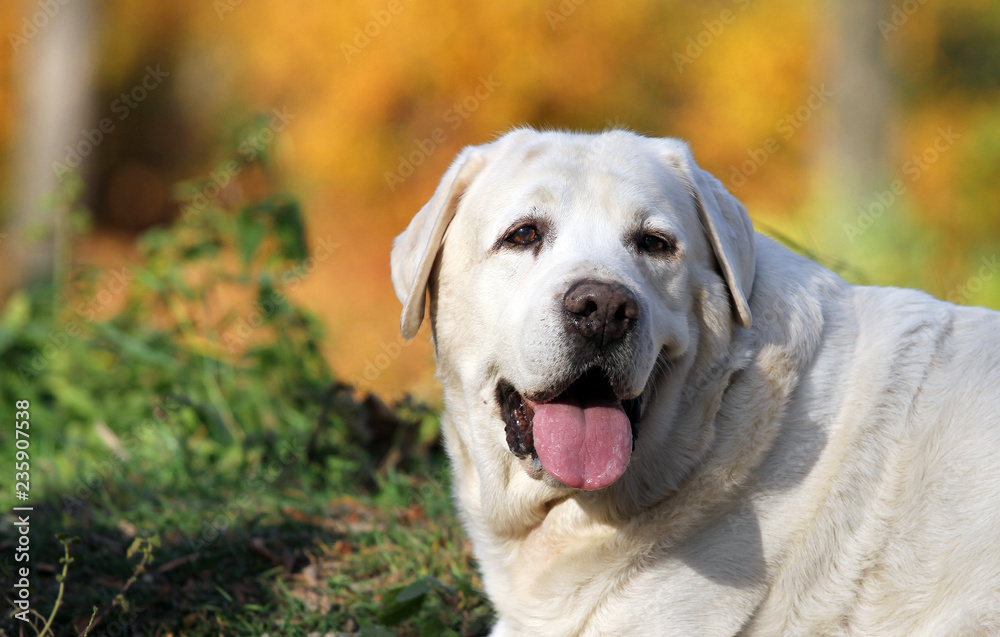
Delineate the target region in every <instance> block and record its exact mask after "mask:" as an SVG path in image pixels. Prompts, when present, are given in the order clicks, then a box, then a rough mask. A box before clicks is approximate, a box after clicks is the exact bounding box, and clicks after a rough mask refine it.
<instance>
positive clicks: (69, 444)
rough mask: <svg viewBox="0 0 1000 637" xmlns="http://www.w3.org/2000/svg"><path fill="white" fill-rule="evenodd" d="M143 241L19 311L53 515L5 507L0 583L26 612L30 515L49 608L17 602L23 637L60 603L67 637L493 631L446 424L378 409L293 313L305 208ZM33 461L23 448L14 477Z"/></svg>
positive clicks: (20, 369)
mask: <svg viewBox="0 0 1000 637" xmlns="http://www.w3.org/2000/svg"><path fill="white" fill-rule="evenodd" d="M194 190H195V191H197V188H194ZM140 245H141V254H142V256H141V260H140V261H139V262H138V263H134V264H130V265H129V266H128V267H127V268H126V269H125V270H122V271H119V272H117V273H107V272H104V273H102V272H97V271H92V270H85V269H77V270H75V271H74V272H73V277H72V279H71V280H70V281H69V282H68V283H67V285H66V286H65V287H63V288H60V289H58V290H52V289H49V288H33V289H29V290H24V291H21V292H19V293H17V294H15V295H14V296H13V297H12V298H11V299H10V300H9V301H8V303H7V305H6V307H5V308H4V309H3V310H2V312H0V355H2V356H3V360H4V365H3V367H2V369H0V408H2V409H5V410H7V413H9V414H11V416H10V417H9V418H8V422H12V421H11V418H12V417H13V413H14V410H15V407H14V405H15V401H21V400H26V401H28V402H29V403H30V409H29V411H30V417H29V419H28V420H29V422H30V429H29V432H30V444H31V446H30V448H29V449H28V453H29V455H30V464H31V468H30V472H31V485H30V500H29V501H28V502H18V501H16V500H15V499H14V492H13V485H11V487H10V488H5V489H4V490H3V491H2V492H0V512H2V513H0V577H2V579H3V582H2V591H3V593H4V594H5V595H8V596H9V595H11V594H12V591H13V588H12V586H13V580H14V578H15V577H14V576H15V571H14V569H13V567H14V566H15V563H13V561H12V558H13V555H14V546H15V544H16V542H17V530H16V527H15V526H14V525H13V521H14V516H13V515H11V513H12V512H11V507H12V506H15V505H17V504H30V505H32V506H34V511H33V512H32V514H31V536H30V537H31V575H30V581H31V590H32V598H31V599H32V606H33V609H34V610H35V611H37V613H38V616H36V617H34V618H33V622H32V624H33V626H27V625H26V624H25V623H24V622H21V621H17V620H15V619H14V618H13V616H12V615H13V611H14V610H15V609H14V608H13V606H12V605H11V604H10V603H9V602H5V603H4V612H3V616H2V617H0V631H3V634H6V635H20V634H24V635H35V634H38V633H39V632H40V631H41V629H42V626H43V625H44V624H45V620H46V619H47V618H48V617H49V615H50V613H51V612H52V610H53V608H54V609H55V611H56V613H55V616H54V620H53V622H52V630H51V632H50V633H49V634H52V635H57V636H61V635H80V634H90V635H105V634H107V635H213V636H214V635H220V634H222V635H264V634H270V635H303V636H304V635H311V634H320V635H324V634H328V633H334V634H347V633H351V634H361V635H385V634H394V635H395V634H398V635H449V634H454V635H478V634H484V633H485V632H487V630H488V627H489V625H490V623H491V622H492V617H491V613H492V611H491V609H490V607H489V604H488V602H487V601H486V599H485V597H484V596H483V594H482V593H481V584H480V582H479V580H478V577H477V575H476V572H475V566H474V564H473V562H472V558H471V553H470V550H469V546H468V542H467V540H466V539H465V538H464V536H463V534H462V531H461V529H460V525H459V524H458V521H457V520H456V518H455V515H454V513H453V510H452V506H451V502H450V498H449V496H448V491H449V484H448V478H447V475H448V474H447V462H446V460H445V458H444V457H443V454H442V452H441V450H440V446H439V444H438V440H437V438H438V433H439V423H438V421H437V417H436V415H435V413H434V412H433V411H432V410H430V409H428V408H427V407H426V406H423V405H419V404H415V403H413V402H411V401H404V402H403V403H401V404H399V405H396V406H394V407H393V408H391V409H390V408H387V407H386V406H385V405H383V404H382V403H381V402H380V401H378V400H377V399H374V398H368V399H366V400H361V399H360V398H358V397H356V396H355V395H354V394H353V392H352V391H351V388H349V387H346V386H344V385H342V384H340V383H339V382H338V381H337V379H335V378H334V377H333V375H332V374H331V372H330V370H329V369H328V367H327V365H326V363H325V361H324V359H323V358H322V356H321V355H320V351H321V350H322V344H323V342H324V340H325V339H326V338H329V336H328V335H327V334H325V332H324V330H323V329H322V326H321V325H320V324H319V323H318V321H317V320H316V319H315V318H314V317H312V316H311V315H310V314H309V313H308V312H305V311H303V310H302V309H301V308H299V307H298V306H296V305H295V304H294V303H293V302H292V301H291V300H289V298H288V296H287V290H288V288H289V287H290V286H291V285H294V284H295V282H296V280H297V278H296V277H297V276H299V274H298V272H299V271H300V265H301V264H302V263H303V261H304V260H305V259H306V258H307V257H308V254H309V246H308V245H307V243H306V241H305V233H304V229H303V223H302V219H301V215H300V213H299V210H298V206H297V204H296V203H295V202H294V200H292V199H291V198H289V197H286V196H282V195H280V194H276V195H274V196H271V197H268V198H266V199H264V200H261V201H244V202H236V204H234V205H231V206H229V207H227V208H223V207H220V206H218V205H216V204H214V203H213V204H212V205H209V206H207V207H205V208H202V209H199V211H198V214H197V215H194V216H193V217H191V218H189V219H188V220H187V221H185V222H179V223H177V224H175V225H174V226H173V227H170V228H164V229H156V230H153V231H150V232H148V233H147V234H146V235H145V236H144V237H142V239H141V241H140ZM223 291H227V292H229V293H230V294H232V293H233V291H236V292H237V294H236V296H237V297H239V296H240V294H242V296H243V297H244V298H246V299H247V301H246V303H243V304H240V303H235V304H233V305H231V306H224V305H223V303H222V301H221V300H220V299H221V298H228V297H225V295H223V294H222V292H223ZM53 299H57V300H53ZM112 307H115V308H119V309H117V310H115V311H113V312H112V311H110V308H112ZM10 431H11V432H12V431H13V428H12V426H11V429H10ZM16 451H17V450H16V448H15V441H14V439H13V436H9V435H7V434H6V433H5V434H4V435H2V436H0V460H2V466H7V467H8V468H7V469H5V471H10V472H11V473H13V467H12V466H11V465H13V462H14V459H15V453H16ZM4 484H7V482H6V481H5V482H4ZM61 536H66V537H72V538H78V541H76V542H75V543H72V544H70V545H69V552H70V561H69V562H68V563H67V562H66V561H65V559H64V558H65V554H64V551H65V548H64V546H63V543H62V541H61V540H60V539H59V537H61ZM137 541H138V545H137V544H136V542H137ZM137 549H139V550H137ZM16 566H20V564H17V565H16ZM64 568H65V569H66V577H65V578H63V577H62V572H63V569H64ZM60 595H61V597H60ZM57 599H58V603H57ZM95 608H96V610H95ZM88 623H90V624H91V626H90V628H89V629H88ZM22 631H23V632H22Z"/></svg>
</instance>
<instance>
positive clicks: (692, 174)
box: [658, 139, 757, 327]
mask: <svg viewBox="0 0 1000 637" xmlns="http://www.w3.org/2000/svg"><path fill="white" fill-rule="evenodd" d="M658 141H659V142H661V143H662V144H663V147H664V149H665V157H666V159H667V161H668V162H669V163H670V164H671V165H672V166H673V167H674V168H676V169H678V170H679V171H680V172H681V174H682V176H683V177H684V179H685V181H686V182H687V185H688V187H689V188H690V189H691V190H692V192H693V194H694V198H695V204H696V207H697V208H698V215H699V217H700V218H701V223H702V226H703V227H704V228H705V234H706V235H707V237H708V241H709V243H710V244H711V245H712V250H713V251H714V252H715V259H716V260H717V261H718V262H719V266H720V267H721V268H722V275H723V278H725V280H726V286H727V287H728V288H729V294H730V295H731V296H732V298H733V309H734V310H735V312H736V320H737V322H738V323H739V324H740V325H741V326H742V327H750V322H751V316H750V304H749V303H748V301H747V300H748V299H749V298H750V292H751V291H752V290H753V278H754V271H755V269H756V263H757V252H756V248H755V238H754V230H753V224H752V223H750V217H749V216H748V215H747V210H746V208H744V207H743V204H741V203H740V202H739V201H738V200H737V199H736V197H733V196H732V195H731V194H729V191H728V190H726V187H725V186H723V185H722V183H721V182H720V181H719V180H718V179H716V178H715V177H713V176H712V175H711V174H710V173H708V172H706V171H704V170H702V169H701V168H699V167H698V164H696V163H695V161H694V157H693V156H692V155H691V150H690V149H689V148H688V146H687V144H685V143H684V142H682V141H679V140H676V139H662V140H658Z"/></svg>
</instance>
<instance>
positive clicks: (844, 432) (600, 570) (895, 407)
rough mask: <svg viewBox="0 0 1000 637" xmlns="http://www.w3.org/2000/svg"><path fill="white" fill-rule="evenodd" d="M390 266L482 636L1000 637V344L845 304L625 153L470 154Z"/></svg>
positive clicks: (871, 293)
mask: <svg viewBox="0 0 1000 637" xmlns="http://www.w3.org/2000/svg"><path fill="white" fill-rule="evenodd" d="M391 265H392V283H393V286H394V289H395V292H396V295H397V296H398V298H399V300H400V301H401V303H402V305H403V309H402V316H401V324H400V325H401V331H402V334H403V336H404V337H406V338H407V339H410V338H413V337H414V335H415V334H416V333H417V330H418V328H419V326H420V324H421V322H422V320H423V316H424V305H425V298H427V299H429V302H428V308H429V316H430V324H431V331H432V339H433V344H434V352H435V360H436V363H437V375H438V378H439V380H440V382H441V384H442V386H443V390H444V405H445V409H444V413H443V416H442V430H443V435H444V441H445V446H446V450H447V453H448V456H449V459H450V464H451V470H452V472H453V476H454V495H455V499H456V501H457V506H458V509H459V512H460V517H461V520H462V522H463V524H464V526H465V528H466V530H467V532H468V534H469V536H470V537H471V539H472V542H473V546H474V552H475V555H476V558H477V560H478V562H479V565H480V568H481V570H482V574H483V582H484V586H485V589H486V592H487V594H488V596H489V598H490V600H491V602H492V603H493V605H494V606H495V608H496V611H497V615H498V619H497V623H496V624H495V626H494V628H493V632H492V635H494V636H497V637H504V636H508V635H533V636H537V635H544V636H546V637H553V636H561V635H567V636H568V635H585V636H597V635H622V636H626V635H628V636H632V635H664V636H668V635H676V636H684V637H690V636H692V635H699V636H714V635H740V636H747V635H768V636H772V635H810V636H811V635H838V636H839V635H844V636H846V635H851V636H855V635H857V636H870V635H879V636H883V635H900V636H903V635H905V636H908V637H912V636H915V635H926V636H935V637H936V636H943V635H996V634H1000V314H998V313H996V312H993V311H989V310H986V309H980V308H968V307H958V306H955V305H952V304H948V303H945V302H942V301H938V300H936V299H934V298H932V297H930V296H928V295H927V294H924V293H922V292H918V291H913V290H903V289H894V288H879V287H861V286H852V285H849V284H848V283H846V282H845V281H844V280H842V279H841V278H840V277H839V276H838V275H837V274H835V273H834V272H831V271H829V270H827V269H825V268H823V267H821V266H820V265H818V264H816V263H814V262H812V261H810V260H808V259H806V258H803V257H801V256H799V255H797V254H795V253H793V252H792V251H790V250H788V249H786V248H785V247H783V246H781V245H779V244H778V243H776V242H774V241H772V240H771V239H769V238H767V237H765V236H763V235H761V234H756V233H755V231H754V229H753V226H752V224H751V221H750V219H749V217H748V215H747V212H746V210H745V208H744V207H743V205H742V204H740V202H739V201H737V200H736V199H735V198H734V197H733V196H732V195H731V194H729V193H728V192H727V191H726V189H725V187H724V186H723V185H722V184H721V183H720V182H719V181H717V180H716V179H715V178H714V177H712V176H711V175H710V174H709V173H707V172H706V171H704V170H702V169H701V168H699V167H698V165H697V164H696V163H695V161H694V159H693V157H692V153H691V151H690V149H689V148H688V146H687V145H686V144H685V143H684V142H681V141H678V140H675V139H669V138H666V139H654V138H648V137H642V136H639V135H636V134H633V133H630V132H627V131H617V130H616V131H607V132H604V133H601V134H594V135H590V134H575V133H565V132H557V131H544V132H540V131H535V130H531V129H517V130H514V131H511V132H509V133H507V134H505V135H503V136H501V137H499V138H498V139H496V140H495V141H493V142H491V143H487V144H484V145H481V146H475V147H468V148H466V149H465V150H463V151H462V152H461V153H460V154H459V155H458V157H457V158H456V160H455V161H454V163H453V164H452V165H451V167H450V168H449V169H448V171H447V172H446V173H445V175H444V177H443V178H442V180H441V182H440V185H439V186H438V188H437V190H436V191H435V193H434V195H433V196H432V198H431V200H430V201H429V202H428V203H427V204H426V205H425V206H424V207H423V208H422V209H421V210H420V212H419V213H418V214H417V215H416V216H415V217H414V218H413V220H412V222H411V223H410V224H409V226H408V227H407V228H406V230H405V231H404V232H403V233H402V234H400V235H399V236H398V237H397V238H396V240H395V242H394V244H393V249H392V256H391Z"/></svg>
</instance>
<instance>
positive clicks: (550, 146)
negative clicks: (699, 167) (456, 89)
mask: <svg viewBox="0 0 1000 637" xmlns="http://www.w3.org/2000/svg"><path fill="white" fill-rule="evenodd" d="M653 141H654V140H650V139H647V138H644V137H640V136H638V135H634V134H632V133H627V132H624V131H614V132H610V133H604V134H600V135H584V134H569V133H554V132H552V133H549V132H534V131H518V132H516V133H511V134H509V135H507V136H505V137H503V138H501V139H500V140H498V141H497V142H494V144H492V145H491V146H492V148H491V149H490V151H491V153H490V154H491V157H490V160H489V161H488V163H487V166H486V167H485V168H484V170H483V172H482V174H481V175H480V177H479V178H478V179H476V180H475V181H474V183H473V184H472V186H471V187H470V189H469V192H468V194H467V197H466V199H467V200H468V201H469V203H470V204H471V205H470V206H469V208H471V209H472V211H473V214H474V215H476V216H479V215H489V219H482V217H480V220H481V221H490V220H494V219H497V214H496V213H497V212H498V210H500V211H504V210H506V211H508V214H507V215H501V217H503V216H511V215H515V216H527V215H529V214H530V213H531V211H532V210H533V209H534V210H543V211H544V210H546V209H558V208H563V209H565V208H571V207H574V206H576V207H579V206H580V204H581V203H583V204H586V206H588V207H591V208H595V209H599V210H601V211H602V213H603V214H602V216H608V217H620V216H622V215H626V216H630V217H631V216H634V215H636V214H639V215H641V216H649V215H650V214H651V213H656V212H663V213H666V217H667V218H670V219H675V220H676V221H677V225H678V226H686V225H688V223H689V222H690V221H691V220H685V219H683V218H684V217H691V216H692V215H691V214H690V213H693V212H694V201H693V198H692V195H691V191H690V188H689V187H688V186H687V185H686V184H685V182H684V181H683V180H682V179H681V177H680V176H678V175H677V174H676V173H675V172H673V171H672V170H670V169H669V168H668V167H667V165H666V164H665V163H664V162H663V161H662V159H661V158H660V157H658V156H657V155H656V153H655V152H654V149H653V147H652V144H651V142H653ZM678 217H681V218H680V219H678ZM497 221H498V222H501V220H499V219H497ZM671 225H672V224H671Z"/></svg>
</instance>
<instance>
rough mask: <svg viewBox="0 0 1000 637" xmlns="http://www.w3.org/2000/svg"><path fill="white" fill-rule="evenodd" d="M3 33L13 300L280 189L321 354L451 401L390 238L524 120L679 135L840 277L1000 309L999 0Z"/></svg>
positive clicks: (513, 8)
mask: <svg viewBox="0 0 1000 637" xmlns="http://www.w3.org/2000/svg"><path fill="white" fill-rule="evenodd" d="M0 34H2V35H3V42H2V43H0V78H2V83H0V148H2V151H3V154H2V162H3V163H2V174H3V179H2V182H0V195H2V201H3V208H2V217H0V218H2V222H3V227H4V228H3V234H2V240H0V259H2V261H0V264H2V265H0V298H3V299H9V298H11V296H12V294H14V293H15V291H16V290H18V289H19V288H21V287H22V286H24V285H25V284H27V283H29V282H31V281H40V280H41V281H44V280H46V279H53V278H54V279H56V280H57V282H58V280H59V279H65V280H72V278H73V272H74V269H75V268H77V267H80V266H81V265H86V264H99V265H103V266H106V267H108V268H109V270H108V273H107V275H106V276H108V277H113V276H114V272H115V271H116V270H115V268H120V267H122V266H123V265H124V264H128V263H130V262H131V260H133V259H135V246H134V242H135V239H136V237H137V236H138V235H139V234H140V233H142V232H143V231H145V230H147V229H149V228H151V227H154V226H157V225H163V224H178V223H188V222H190V221H191V219H192V218H195V217H197V215H198V212H199V210H200V209H202V208H203V207H204V206H206V205H210V204H212V203H213V202H218V201H224V200H226V199H227V198H230V199H232V198H239V197H243V196H245V195H246V193H247V192H250V193H261V194H269V193H281V194H289V195H292V196H294V197H297V198H298V200H299V201H301V202H302V209H303V211H304V217H305V220H306V224H307V228H308V236H309V251H310V254H311V256H312V260H311V261H307V265H308V266H309V269H308V272H307V273H306V274H307V276H304V277H303V278H302V279H301V280H300V281H297V282H296V284H295V285H293V286H292V289H291V293H292V295H293V296H294V297H295V298H296V299H297V300H300V301H302V302H303V303H305V304H306V305H307V306H308V307H310V308H311V309H312V310H314V311H315V312H316V313H317V314H318V315H319V316H320V317H321V319H322V323H323V325H324V326H325V327H326V330H327V335H328V337H327V338H326V339H325V340H324V341H323V343H324V348H325V349H324V352H323V354H324V355H325V356H326V357H327V358H328V359H329V360H330V362H331V364H332V365H333V367H334V369H335V370H336V372H337V373H338V375H339V376H340V378H341V379H342V380H344V381H345V382H349V383H351V384H353V385H355V386H357V387H358V388H359V389H360V390H361V391H374V392H376V393H378V394H381V395H383V396H386V397H387V398H388V399H390V400H394V399H396V398H398V397H399V396H401V395H402V394H404V393H413V394H415V395H417V396H418V397H421V398H424V399H430V400H432V401H434V400H435V398H436V396H437V394H436V392H437V391H438V390H437V388H436V385H435V382H434V380H433V364H432V354H431V348H430V344H429V332H428V329H427V326H426V325H425V326H424V328H423V329H422V331H421V333H420V335H418V337H417V339H416V340H415V341H414V342H413V343H412V344H407V345H405V346H403V345H401V343H402V342H401V341H400V340H399V337H398V331H397V326H398V311H399V305H398V302H397V301H396V299H395V297H394V295H393V293H392V290H391V286H390V284H389V251H390V246H391V241H392V238H393V236H395V235H396V234H397V233H399V232H400V231H401V230H402V229H403V228H404V227H405V225H406V223H407V222H408V220H409V219H410V217H411V216H412V215H413V214H414V213H415V212H416V211H417V210H418V209H419V207H420V206H421V205H422V204H423V202H424V201H426V200H427V198H428V197H429V196H430V194H431V192H432V191H433V189H434V187H435V185H436V183H437V180H438V178H439V177H440V175H441V174H442V172H443V171H444V170H445V168H446V167H447V165H448V164H449V163H450V161H451V160H452V158H453V157H454V155H455V153H456V152H457V151H458V150H460V149H461V148H462V147H463V146H465V145H467V144H478V143H483V142H486V141H489V140H490V139H492V138H493V137H494V136H495V135H496V134H497V133H498V132H502V131H504V130H507V129H509V128H511V127H512V126H519V125H532V126H537V127H543V128H569V129H574V130H581V131H601V130H604V129H607V128H614V127H624V128H628V129H631V130H634V131H637V132H640V133H644V134H648V135H654V136H676V137H681V138H683V139H685V140H688V141H689V142H690V144H691V146H692V148H693V150H694V154H695V156H696V158H697V159H698V161H699V162H700V163H701V165H702V166H703V167H705V168H706V169H708V170H710V171H711V172H713V173H714V174H715V175H717V176H718V177H719V178H720V179H721V180H722V181H723V182H724V183H725V184H727V186H728V187H729V188H730V189H731V191H732V192H733V193H734V194H735V195H736V196H737V197H739V198H740V199H741V200H742V201H743V202H744V203H745V204H746V206H747V208H748V209H749V211H750V214H751V217H752V218H753V220H754V222H755V224H756V225H757V227H758V229H759V230H761V231H763V232H766V233H769V234H772V235H774V236H777V237H779V238H781V239H782V240H783V241H785V242H786V243H788V244H790V245H792V246H793V247H794V248H795V249H796V250H798V251H800V252H804V253H806V254H808V255H810V256H811V257H812V258H815V259H817V260H819V261H820V262H822V263H824V264H826V265H828V266H829V267H832V268H834V269H836V270H838V271H839V272H841V274H842V275H843V276H845V277H847V278H848V279H850V280H852V281H854V282H863V283H869V284H879V285H901V286H911V287H920V288H923V289H925V290H927V291H928V292H930V293H932V294H934V295H936V296H938V297H941V298H946V299H948V300H952V301H955V302H958V303H962V304H970V305H987V306H992V307H1000V263H998V241H997V238H998V237H1000V188H998V184H997V182H998V177H1000V102H998V99H997V97H998V94H1000V5H997V3H996V2H994V1H992V0H949V1H948V2H943V1H937V0H896V1H895V2H889V1H886V2H873V1H870V0H851V1H848V0H844V1H842V2H816V1H808V0H807V1H802V0H716V1H712V2H695V1H693V0H692V1H684V0H619V1H616V2H604V1H599V0H561V1H556V0H550V1H547V2H535V1H529V0H511V1H508V2H467V1H462V0H339V1H337V2H327V1H321V0H311V1H300V2H277V1H263V0H198V1H192V0H177V1H174V2H151V1H146V0H121V1H111V0H108V1H98V0H40V1H35V2H13V1H11V2H4V3H2V4H0ZM81 179H82V189H81V188H80V184H81V182H80V181H79V180H81ZM185 212H186V213H187V215H188V216H187V217H185ZM109 280H110V279H109ZM111 289H113V288H111ZM67 290H69V294H71V293H72V286H69V287H68V288H67ZM117 302H118V301H117V300H116V299H109V300H108V301H107V302H102V303H100V304H99V307H96V308H93V309H94V310H95V311H96V312H97V313H98V314H107V313H113V312H114V311H115V309H116V307H117V305H116V304H117ZM248 302H249V300H248V299H246V298H242V297H240V295H239V294H235V293H234V294H233V295H232V296H231V298H230V297H223V298H222V299H220V303H221V304H222V305H223V306H225V307H226V308H228V309H232V308H234V307H239V305H240V304H246V303H248ZM67 303H69V304H70V305H69V307H73V306H72V300H69V301H67ZM203 336H204V337H205V338H206V339H207V340H209V341H211V340H213V339H214V340H215V341H219V342H221V341H222V339H223V338H224V335H223V334H204V335H203Z"/></svg>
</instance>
